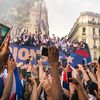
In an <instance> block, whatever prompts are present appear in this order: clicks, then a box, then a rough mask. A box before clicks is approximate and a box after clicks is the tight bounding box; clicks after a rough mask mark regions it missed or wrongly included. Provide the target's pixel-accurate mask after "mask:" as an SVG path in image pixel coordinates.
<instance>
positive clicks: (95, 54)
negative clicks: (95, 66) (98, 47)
mask: <svg viewBox="0 0 100 100" xmlns="http://www.w3.org/2000/svg"><path fill="white" fill-rule="evenodd" d="M94 60H97V53H96V52H94Z"/></svg>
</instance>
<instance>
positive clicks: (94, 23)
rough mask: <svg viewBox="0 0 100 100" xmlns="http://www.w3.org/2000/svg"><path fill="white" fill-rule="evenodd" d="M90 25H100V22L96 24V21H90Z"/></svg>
mask: <svg viewBox="0 0 100 100" xmlns="http://www.w3.org/2000/svg"><path fill="white" fill-rule="evenodd" d="M88 24H92V25H100V22H98V23H97V22H94V21H88Z"/></svg>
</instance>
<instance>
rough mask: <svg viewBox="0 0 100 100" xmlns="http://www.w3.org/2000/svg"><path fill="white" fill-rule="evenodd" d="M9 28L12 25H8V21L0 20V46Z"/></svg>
mask: <svg viewBox="0 0 100 100" xmlns="http://www.w3.org/2000/svg"><path fill="white" fill-rule="evenodd" d="M11 29H12V25H10V24H9V23H8V22H5V21H2V20H0V48H1V47H2V45H3V43H4V41H5V39H6V37H7V35H8V34H9V32H10V31H11Z"/></svg>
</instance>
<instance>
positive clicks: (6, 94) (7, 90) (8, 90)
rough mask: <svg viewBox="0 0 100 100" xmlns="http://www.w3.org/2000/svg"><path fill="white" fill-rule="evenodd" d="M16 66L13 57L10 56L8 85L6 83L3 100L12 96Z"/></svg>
mask: <svg viewBox="0 0 100 100" xmlns="http://www.w3.org/2000/svg"><path fill="white" fill-rule="evenodd" d="M14 68H15V62H14V61H13V59H10V58H9V59H8V76H7V80H6V85H5V88H4V91H3V95H2V97H1V100H7V99H8V98H9V97H10V93H11V89H12V83H13V71H14Z"/></svg>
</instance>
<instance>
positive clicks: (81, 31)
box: [68, 12, 100, 62]
mask: <svg viewBox="0 0 100 100" xmlns="http://www.w3.org/2000/svg"><path fill="white" fill-rule="evenodd" d="M68 39H70V40H72V41H73V40H77V41H84V42H86V43H87V44H88V45H89V48H90V52H91V57H92V61H94V62H97V60H98V58H99V56H100V14H98V13H93V12H83V13H81V14H80V16H79V18H78V19H77V21H76V23H75V24H74V26H73V27H72V29H71V31H70V33H69V35H68Z"/></svg>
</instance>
